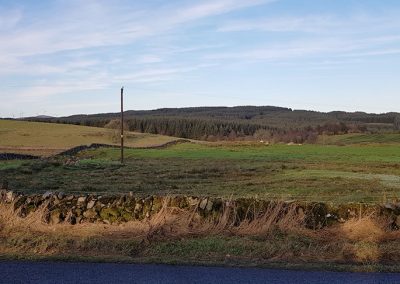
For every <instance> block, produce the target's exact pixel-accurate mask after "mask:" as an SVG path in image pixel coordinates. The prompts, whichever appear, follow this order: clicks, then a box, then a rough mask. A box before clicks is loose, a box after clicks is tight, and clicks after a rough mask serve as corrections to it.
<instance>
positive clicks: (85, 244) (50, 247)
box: [0, 199, 400, 264]
mask: <svg viewBox="0 0 400 284" xmlns="http://www.w3.org/2000/svg"><path fill="white" fill-rule="evenodd" d="M168 204H169V201H168V199H166V200H165V201H164V204H163V206H162V209H161V210H160V211H159V212H158V213H157V214H155V215H153V216H152V217H151V218H147V219H144V220H142V221H131V222H126V223H122V224H115V225H108V224H103V223H82V224H77V225H68V224H56V225H48V224H45V223H44V222H43V221H42V219H41V217H42V214H43V210H37V211H36V212H34V213H31V214H30V215H28V216H27V217H26V218H19V217H17V216H16V214H15V213H14V212H12V210H11V208H10V206H6V205H4V204H3V205H0V239H3V240H7V241H5V242H2V243H0V254H1V253H3V254H4V253H8V254H17V255H18V254H19V255H21V254H22V255H23V254H24V253H27V254H35V255H60V254H61V255H62V254H72V255H81V256H82V255H84V256H100V257H103V256H110V255H117V256H120V255H123V256H126V255H128V256H131V255H134V256H137V255H140V254H145V253H146V249H147V248H149V247H152V246H157V244H159V243H162V242H169V241H174V242H175V241H180V240H182V239H201V238H209V237H210V236H215V237H216V238H220V237H221V238H226V237H231V236H233V237H235V238H243V241H244V242H249V240H253V239H254V238H255V239H257V240H258V242H260V243H264V244H265V245H263V246H265V247H264V251H260V252H259V255H260V256H259V255H258V254H257V255H256V256H254V252H252V247H251V246H249V255H250V256H251V257H264V258H266V259H268V260H269V261H289V262H293V261H300V262H308V261H313V262H332V263H336V262H341V263H343V262H346V263H348V262H350V263H362V264H376V263H381V262H385V261H388V260H393V259H394V260H396V259H400V255H398V252H397V250H394V249H393V248H396V247H397V246H398V245H399V241H400V233H399V232H394V231H390V230H389V226H388V220H385V219H378V218H377V217H374V216H367V217H364V218H361V219H358V218H357V219H353V220H349V221H348V222H346V223H344V224H337V225H335V226H332V227H327V228H323V229H318V230H312V229H306V228H305V227H304V217H303V216H302V214H298V212H297V209H296V206H295V205H289V204H285V203H283V202H275V203H270V205H269V206H268V208H267V209H266V210H264V211H263V212H256V211H252V212H248V215H252V216H254V218H251V219H250V218H248V219H245V220H244V221H242V222H239V220H238V216H237V212H236V210H237V208H236V207H235V206H234V205H233V204H234V203H233V202H228V203H226V204H225V205H224V210H223V212H222V214H221V215H220V216H219V217H218V218H216V217H215V216H210V217H208V218H203V217H201V216H200V214H199V212H198V211H197V210H195V209H192V210H187V209H179V208H176V207H170V206H168ZM253 242H254V241H250V243H253Z"/></svg>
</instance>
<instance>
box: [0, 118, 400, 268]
mask: <svg viewBox="0 0 400 284" xmlns="http://www.w3.org/2000/svg"><path fill="white" fill-rule="evenodd" d="M0 126H1V127H0V139H1V140H0V145H1V146H2V147H4V148H5V147H9V148H13V149H14V150H15V149H21V148H23V147H31V148H37V149H39V150H40V149H41V150H43V149H44V150H45V149H53V148H54V149H56V148H57V149H58V148H59V149H65V148H66V147H71V146H75V145H80V144H90V143H93V142H97V143H110V140H111V136H110V134H107V131H108V130H106V129H98V128H89V127H80V126H72V125H56V124H29V123H26V122H16V121H6V122H4V121H1V120H0ZM36 130H38V131H37V132H35V131H36ZM129 135H132V136H130V138H128V141H129V142H128V145H131V146H149V145H151V144H152V143H154V144H157V143H162V142H168V141H171V139H174V138H170V137H163V136H157V135H147V134H134V133H130V134H129ZM382 137H383V138H382ZM328 138H329V139H330V142H329V143H325V145H324V144H323V143H321V144H316V145H284V144H276V145H270V146H267V145H264V144H261V143H250V142H249V143H203V144H200V143H184V144H176V145H172V146H169V147H166V148H160V149H126V151H125V153H126V159H125V164H124V165H121V164H120V163H119V161H118V160H119V154H120V152H119V150H118V149H112V148H99V149H95V150H86V151H82V152H80V153H78V154H77V155H76V156H73V157H57V158H54V157H52V158H46V159H40V160H13V161H0V185H2V184H8V187H9V188H10V189H12V190H17V191H22V192H26V193H43V192H46V191H53V192H64V193H73V194H77V193H94V194H101V195H103V194H118V193H122V192H125V193H126V192H132V193H133V194H134V195H135V196H147V195H153V194H154V195H159V194H161V195H171V194H184V195H194V196H214V197H225V198H231V197H233V198H239V197H258V198H262V199H278V200H283V201H289V200H298V201H320V202H326V203H336V204H338V203H348V202H365V203H386V202H388V201H389V202H392V201H398V200H399V199H400V143H398V142H397V139H398V136H395V135H384V136H379V135H378V136H376V135H374V136H364V135H344V136H337V137H336V136H335V137H328ZM108 139H109V140H108ZM325 142H326V141H325ZM327 144H331V145H327ZM332 144H337V145H332ZM343 144H345V146H339V145H343ZM0 151H1V150H0ZM52 151H55V150H52ZM50 152H51V151H50ZM282 204H285V203H282ZM176 209H177V208H170V209H169V210H168V211H166V212H163V213H162V214H161V213H160V214H157V215H156V216H153V217H151V218H149V219H145V220H142V221H132V222H127V223H122V224H119V225H109V224H100V223H95V224H93V223H82V224H77V225H73V226H72V225H69V224H66V223H62V224H56V225H48V224H44V223H43V222H42V221H41V217H40V215H38V214H39V213H40V212H38V213H32V214H31V215H29V216H28V217H26V218H19V217H17V216H16V215H15V212H14V211H13V209H12V205H0V240H2V241H1V242H0V259H15V258H23V259H34V260H37V259H59V260H75V261H76V260H79V261H118V262H120V261H127V262H156V263H172V264H176V263H179V264H208V265H229V266H235V265H241V266H266V267H285V268H302V269H304V268H310V269H329V270H359V271H381V270H386V271H400V267H399V266H398V265H397V263H399V260H400V251H399V247H400V246H399V240H400V238H399V231H393V230H392V227H391V226H392V225H391V224H392V223H391V222H393V220H391V219H390V218H389V219H382V220H381V219H379V217H377V218H376V219H371V218H370V217H365V218H364V217H363V218H360V219H359V218H356V219H351V220H350V221H347V222H346V223H338V224H336V225H334V226H332V227H327V228H323V229H320V230H312V229H307V228H305V227H302V226H301V223H298V222H297V221H296V220H297V219H296V218H294V219H290V218H289V219H287V218H280V217H279V218H280V219H278V220H272V219H271V220H270V219H268V218H272V217H273V216H283V215H279V214H278V215H274V214H266V216H267V219H263V218H260V219H259V220H258V221H257V222H259V223H257V222H256V223H251V222H250V223H242V224H240V225H239V226H233V224H230V225H228V226H225V225H227V224H225V225H224V226H223V227H221V226H220V225H221V223H220V222H217V223H215V222H212V221H201V220H200V219H198V218H193V216H194V215H193V212H192V211H190V212H189V211H179V210H178V211H177V210H176ZM38 211H40V210H38ZM281 213H282V212H281ZM35 214H36V215H35ZM282 214H287V213H282ZM196 216H197V215H196ZM292 217H293V216H292ZM287 220H291V221H290V222H288V221H287ZM220 221H221V220H220ZM207 222H208V223H207ZM221 228H222V229H221Z"/></svg>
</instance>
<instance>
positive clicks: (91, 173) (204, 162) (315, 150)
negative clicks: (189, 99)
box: [0, 143, 400, 203]
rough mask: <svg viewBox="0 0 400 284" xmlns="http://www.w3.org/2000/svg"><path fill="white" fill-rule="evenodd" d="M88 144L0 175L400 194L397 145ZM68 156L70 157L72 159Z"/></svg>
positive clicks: (163, 189)
mask: <svg viewBox="0 0 400 284" xmlns="http://www.w3.org/2000/svg"><path fill="white" fill-rule="evenodd" d="M125 152H126V160H125V164H124V165H121V164H120V163H119V162H118V159H119V149H112V148H100V149H95V150H86V151H83V152H80V153H79V154H78V155H77V156H76V157H73V158H72V159H73V160H74V162H73V163H66V162H65V160H66V158H57V159H49V160H44V161H10V162H2V164H1V166H0V176H1V177H2V178H3V179H7V181H8V184H9V187H10V188H13V189H16V190H20V191H26V192H45V191H62V192H65V193H101V194H108V193H122V192H124V193H126V192H132V193H133V194H135V195H141V196H146V195H153V194H162V195H168V194H184V195H196V196H199V195H200V196H218V197H226V198H229V197H234V198H238V197H258V198H266V199H281V200H304V201H321V202H333V203H347V202H367V203H383V202H386V201H393V200H396V199H398V198H400V147H399V146H398V145H376V144H373V145H348V146H324V145H281V144H278V145H271V146H266V145H262V144H236V143H234V144H232V143H225V144H224V143H220V144H197V143H185V144H177V145H173V146H170V147H167V148H162V149H126V151H125ZM68 159H69V158H67V160H68Z"/></svg>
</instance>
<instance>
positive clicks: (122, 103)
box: [121, 87, 124, 164]
mask: <svg viewBox="0 0 400 284" xmlns="http://www.w3.org/2000/svg"><path fill="white" fill-rule="evenodd" d="M123 163H124V87H122V88H121V164H123Z"/></svg>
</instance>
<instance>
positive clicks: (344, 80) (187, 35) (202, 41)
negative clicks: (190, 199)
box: [0, 0, 400, 117]
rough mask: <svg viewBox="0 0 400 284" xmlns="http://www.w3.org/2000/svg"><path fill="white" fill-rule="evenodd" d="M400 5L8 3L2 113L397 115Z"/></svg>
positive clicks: (363, 0) (326, 1)
mask: <svg viewBox="0 0 400 284" xmlns="http://www.w3.org/2000/svg"><path fill="white" fill-rule="evenodd" d="M399 31H400V1H397V0H396V1H395V0H393V1H390V0H381V1H375V0H374V1H372V0H358V1H356V0H318V1H317V0H315V1H311V0H276V1H271V0H246V1H243V0H220V1H217V0H214V1H207V0H205V1H118V0H117V1H94V0H87V1H77V0H60V1H33V0H32V1H7V0H1V1H0V66H1V67H0V101H1V104H0V117H5V116H14V117H18V116H28V115H37V114H46V115H55V116H60V115H68V114H75V113H97V112H115V111H118V108H119V101H118V99H119V97H118V94H119V88H120V87H121V86H122V85H123V86H125V94H126V96H125V101H126V106H125V107H126V109H154V108H160V107H184V106H222V105H224V106H234V105H276V106H285V107H291V108H294V109H308V110H319V111H331V110H347V111H367V112H376V113H381V112H389V111H400V92H399V91H400V79H399V78H400V77H399V74H400V33H399Z"/></svg>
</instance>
